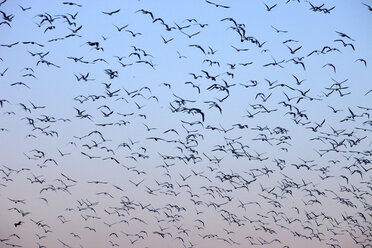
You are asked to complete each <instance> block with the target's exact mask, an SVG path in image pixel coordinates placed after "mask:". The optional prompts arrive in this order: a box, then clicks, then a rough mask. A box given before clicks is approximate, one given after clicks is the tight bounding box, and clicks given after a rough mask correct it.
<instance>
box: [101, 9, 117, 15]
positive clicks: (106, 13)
mask: <svg viewBox="0 0 372 248" xmlns="http://www.w3.org/2000/svg"><path fill="white" fill-rule="evenodd" d="M119 12H120V9H117V10H114V11H111V12H105V11H102V13H103V14H105V15H109V16H111V15H113V14H116V13H119Z"/></svg>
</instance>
